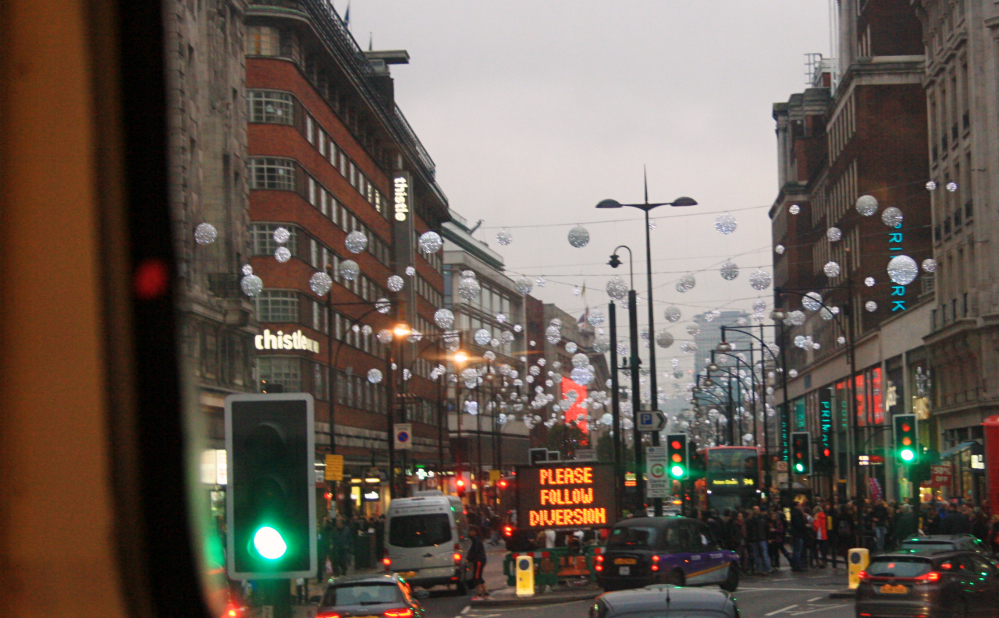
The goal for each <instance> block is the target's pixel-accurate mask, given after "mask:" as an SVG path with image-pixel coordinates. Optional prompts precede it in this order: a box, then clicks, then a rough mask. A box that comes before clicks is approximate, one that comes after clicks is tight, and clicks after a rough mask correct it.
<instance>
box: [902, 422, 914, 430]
mask: <svg viewBox="0 0 999 618" xmlns="http://www.w3.org/2000/svg"><path fill="white" fill-rule="evenodd" d="M902 431H905V432H909V431H912V427H911V426H909V423H902Z"/></svg>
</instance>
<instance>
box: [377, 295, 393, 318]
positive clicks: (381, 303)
mask: <svg viewBox="0 0 999 618" xmlns="http://www.w3.org/2000/svg"><path fill="white" fill-rule="evenodd" d="M375 309H376V310H377V311H378V313H381V314H382V315H385V314H387V313H388V312H389V310H391V309H392V303H391V302H389V299H387V298H379V299H378V300H376V301H375Z"/></svg>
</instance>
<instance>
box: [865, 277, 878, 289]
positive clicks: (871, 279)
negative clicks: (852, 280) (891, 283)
mask: <svg viewBox="0 0 999 618" xmlns="http://www.w3.org/2000/svg"><path fill="white" fill-rule="evenodd" d="M875 283H876V282H875V281H874V277H867V278H866V279H864V285H866V286H867V287H869V288H873V287H874V285H875Z"/></svg>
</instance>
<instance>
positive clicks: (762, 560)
mask: <svg viewBox="0 0 999 618" xmlns="http://www.w3.org/2000/svg"><path fill="white" fill-rule="evenodd" d="M752 526H753V528H755V532H754V538H755V541H754V543H755V544H754V546H753V550H754V552H755V558H756V565H755V566H756V572H757V573H758V574H760V575H769V574H770V572H771V569H772V568H773V567H772V566H771V564H770V551H769V548H768V547H767V542H768V541H769V539H770V520H769V519H768V518H767V516H766V515H764V514H763V513H761V512H760V507H758V506H754V507H753V519H752Z"/></svg>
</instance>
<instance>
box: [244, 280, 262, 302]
mask: <svg viewBox="0 0 999 618" xmlns="http://www.w3.org/2000/svg"><path fill="white" fill-rule="evenodd" d="M239 287H240V289H242V290H243V293H244V294H246V295H247V296H249V297H250V298H253V297H254V296H259V295H260V293H261V292H263V291H264V282H263V280H262V279H261V278H260V277H258V276H256V275H246V276H245V277H243V278H242V279H241V280H240V282H239Z"/></svg>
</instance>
